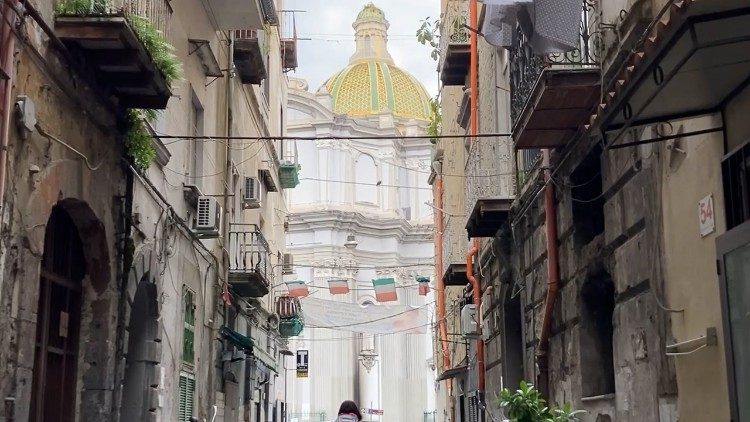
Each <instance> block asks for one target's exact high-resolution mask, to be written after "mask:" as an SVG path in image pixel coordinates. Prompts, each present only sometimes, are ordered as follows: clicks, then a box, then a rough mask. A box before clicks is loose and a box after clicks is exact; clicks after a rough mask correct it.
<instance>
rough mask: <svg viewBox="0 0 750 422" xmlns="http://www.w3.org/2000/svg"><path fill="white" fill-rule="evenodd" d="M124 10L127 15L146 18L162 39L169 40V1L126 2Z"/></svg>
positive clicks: (170, 15)
mask: <svg viewBox="0 0 750 422" xmlns="http://www.w3.org/2000/svg"><path fill="white" fill-rule="evenodd" d="M124 9H125V11H126V12H127V13H132V14H134V15H138V16H142V17H144V18H147V19H148V20H149V21H151V23H152V24H153V25H154V27H156V29H157V30H159V32H161V34H162V36H163V37H164V38H166V39H167V40H170V37H171V36H172V34H171V26H172V25H171V23H172V6H170V5H169V0H127V1H126V2H125V4H124Z"/></svg>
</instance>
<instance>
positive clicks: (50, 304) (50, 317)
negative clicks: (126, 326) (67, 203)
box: [29, 205, 86, 422]
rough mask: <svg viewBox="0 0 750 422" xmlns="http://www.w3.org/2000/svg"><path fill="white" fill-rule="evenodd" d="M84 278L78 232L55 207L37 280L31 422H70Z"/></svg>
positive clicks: (81, 248) (84, 268)
mask: <svg viewBox="0 0 750 422" xmlns="http://www.w3.org/2000/svg"><path fill="white" fill-rule="evenodd" d="M85 274H86V260H85V258H84V253H83V244H82V242H81V238H80V236H79V234H78V230H77V228H76V226H75V224H74V223H73V219H72V218H71V216H70V215H69V214H68V212H67V211H66V210H65V209H64V208H63V207H62V206H61V205H56V206H55V207H53V208H52V213H51V215H50V218H49V220H48V222H47V229H46V232H45V238H44V255H43V257H42V266H41V271H40V279H39V300H38V305H37V330H36V341H35V358H34V379H33V384H32V390H31V408H30V416H29V419H30V420H31V421H32V422H48V421H55V422H68V421H73V420H74V417H75V402H76V380H77V376H76V375H77V374H76V373H77V369H78V362H77V360H78V359H77V358H78V343H79V337H80V328H81V302H82V281H83V277H84V275H85Z"/></svg>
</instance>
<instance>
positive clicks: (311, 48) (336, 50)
mask: <svg viewBox="0 0 750 422" xmlns="http://www.w3.org/2000/svg"><path fill="white" fill-rule="evenodd" d="M367 3H369V0H284V9H285V10H305V11H306V12H304V13H297V14H296V20H297V35H298V36H299V37H301V38H312V40H310V41H299V44H298V60H299V67H298V68H297V71H296V72H290V73H289V75H290V76H294V77H298V78H303V79H306V80H307V81H308V82H309V84H310V90H311V91H315V90H317V89H318V87H320V85H321V84H323V82H325V81H326V79H328V77H330V76H331V75H332V74H333V73H335V72H336V71H338V70H340V69H342V68H343V67H345V66H346V65H347V63H348V62H349V56H351V54H352V53H354V29H353V28H352V23H353V22H354V20H355V18H356V17H357V13H359V11H360V10H362V7H363V6H364V5H365V4H367ZM373 3H375V5H376V6H378V7H380V8H381V9H383V12H385V17H386V19H388V22H390V24H391V26H390V29H389V30H388V35H389V40H388V51H390V53H391V56H393V60H395V61H396V65H398V66H399V67H400V68H402V69H404V70H406V71H408V72H409V73H411V74H412V75H414V76H415V77H416V78H417V79H418V80H419V81H420V82H422V83H423V84H424V86H425V87H426V88H427V90H428V91H429V93H430V95H432V96H435V95H436V94H437V89H438V83H437V78H438V75H437V73H436V71H435V69H436V67H437V64H436V63H435V61H433V60H432V58H430V48H429V47H427V46H423V45H421V44H419V43H418V42H417V39H416V36H415V33H416V31H417V29H418V28H419V26H420V22H421V20H422V19H424V18H426V17H428V16H429V17H431V18H436V17H438V16H439V15H440V0H373Z"/></svg>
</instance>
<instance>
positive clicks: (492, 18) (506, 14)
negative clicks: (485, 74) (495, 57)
mask: <svg viewBox="0 0 750 422" xmlns="http://www.w3.org/2000/svg"><path fill="white" fill-rule="evenodd" d="M484 4H485V6H486V7H487V11H486V12H485V19H484V25H483V26H482V33H483V34H484V38H485V40H487V42H488V43H490V44H491V45H494V46H496V47H506V48H508V47H511V46H512V45H513V44H514V42H513V41H514V37H516V36H517V32H516V27H520V29H521V32H522V33H523V35H524V36H525V37H526V39H527V40H528V43H529V46H530V47H531V49H532V51H533V52H534V54H538V55H542V54H552V53H564V52H566V51H570V50H574V49H575V48H577V47H578V44H579V34H580V30H581V16H582V13H583V9H582V0H533V1H529V0H526V1H518V0H485V1H484Z"/></svg>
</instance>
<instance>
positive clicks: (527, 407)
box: [500, 381, 585, 422]
mask: <svg viewBox="0 0 750 422" xmlns="http://www.w3.org/2000/svg"><path fill="white" fill-rule="evenodd" d="M500 406H502V407H503V408H504V409H505V411H506V413H507V416H508V417H509V418H510V420H512V421H515V422H577V421H578V417H577V415H579V414H581V413H584V412H585V411H583V410H573V408H572V406H571V405H570V403H565V404H564V405H563V406H562V408H550V407H548V406H547V402H546V401H545V400H544V398H543V397H542V395H541V394H540V393H539V391H537V390H536V389H535V388H534V386H533V385H531V384H529V383H527V382H526V381H521V384H520V385H519V388H518V390H516V391H514V392H511V391H510V390H508V389H507V388H504V389H502V390H501V391H500Z"/></svg>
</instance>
